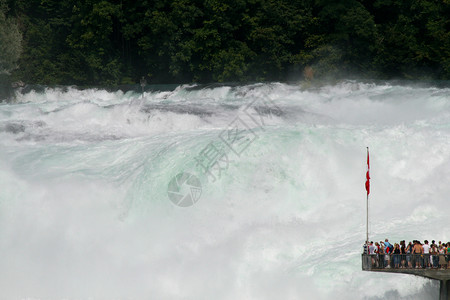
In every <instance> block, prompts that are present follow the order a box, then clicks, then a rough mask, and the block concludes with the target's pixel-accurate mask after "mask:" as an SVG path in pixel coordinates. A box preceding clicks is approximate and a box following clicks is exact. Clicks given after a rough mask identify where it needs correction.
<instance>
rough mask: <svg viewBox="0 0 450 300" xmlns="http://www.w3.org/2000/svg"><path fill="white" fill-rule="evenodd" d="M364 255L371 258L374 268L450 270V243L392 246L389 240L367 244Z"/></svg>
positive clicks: (399, 244)
mask: <svg viewBox="0 0 450 300" xmlns="http://www.w3.org/2000/svg"><path fill="white" fill-rule="evenodd" d="M364 254H368V255H369V257H370V261H369V263H370V266H371V267H372V268H396V269H397V268H400V269H402V268H409V269H412V268H417V269H420V268H429V269H431V268H433V269H447V268H449V269H450V242H448V243H442V242H441V241H439V243H437V244H436V243H435V241H434V240H433V241H431V244H429V242H428V241H427V240H425V241H424V242H423V243H421V242H420V241H416V240H415V241H412V242H409V243H408V244H406V243H405V241H400V243H394V245H392V244H391V243H390V242H389V240H388V239H385V241H384V242H383V241H380V242H375V243H374V242H370V243H369V242H366V243H365V244H364Z"/></svg>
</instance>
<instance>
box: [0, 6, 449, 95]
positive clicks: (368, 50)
mask: <svg viewBox="0 0 450 300" xmlns="http://www.w3.org/2000/svg"><path fill="white" fill-rule="evenodd" d="M449 16H450V0H375V1H373V0H371V1H369V0H367V1H365V0H362V1H357V0H336V1H325V0H235V1H218V0H152V1H145V0H142V1H126V0H0V74H3V75H2V76H7V77H8V78H9V80H10V81H17V80H21V81H23V82H25V83H32V84H45V85H79V86H92V85H102V86H114V85H121V84H135V83H136V82H139V79H140V78H141V77H142V76H144V77H145V78H146V80H147V82H149V83H188V82H199V83H202V82H230V81H233V82H249V81H286V80H292V79H301V78H302V76H303V70H304V69H305V67H307V66H311V67H312V70H313V71H314V76H315V77H316V78H317V77H333V78H349V77H356V78H371V79H418V80H421V79H443V80H448V79H450V17H449Z"/></svg>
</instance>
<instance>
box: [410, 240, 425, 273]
mask: <svg viewBox="0 0 450 300" xmlns="http://www.w3.org/2000/svg"><path fill="white" fill-rule="evenodd" d="M412 254H413V255H412V258H413V263H412V264H413V267H416V269H417V268H421V267H422V261H421V259H420V255H419V254H423V248H422V245H421V244H420V242H419V241H414V246H413V251H412Z"/></svg>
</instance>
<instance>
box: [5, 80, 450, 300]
mask: <svg viewBox="0 0 450 300" xmlns="http://www.w3.org/2000/svg"><path fill="white" fill-rule="evenodd" d="M449 136H450V90H449V89H446V88H435V87H424V86H422V87H419V86H412V85H396V84H393V83H377V84H369V83H362V82H356V81H347V82H342V83H339V84H335V85H328V86H322V87H320V88H314V89H303V88H302V87H301V85H294V84H282V83H270V84H253V85H246V86H233V87H231V86H216V87H193V86H179V87H177V88H176V89H173V90H169V91H156V90H155V91H152V92H146V93H145V94H144V95H141V94H137V93H134V92H127V93H123V92H120V91H118V92H108V91H105V90H100V89H89V90H77V89H75V88H70V87H69V88H64V89H59V88H55V89H52V88H47V89H45V90H44V91H40V92H29V93H26V94H21V93H17V97H16V101H15V102H13V103H10V104H1V105H0V253H2V259H0V291H2V292H1V294H2V296H3V297H4V298H5V299H26V298H31V299H143V298H145V299H306V298H309V299H327V298H329V297H333V298H334V299H347V298H348V297H352V298H354V299H406V298H408V299H436V298H437V293H438V285H437V284H435V283H433V282H431V281H429V280H425V279H421V278H415V277H408V276H402V275H397V276H396V275H388V274H381V275H380V274H375V273H374V274H372V273H367V272H362V271H361V262H360V253H361V249H362V248H361V247H362V243H363V241H364V239H365V231H366V229H365V203H366V202H365V196H366V194H365V189H364V182H365V171H366V165H365V163H366V161H365V159H366V157H365V156H366V146H368V147H370V151H371V177H372V180H371V191H372V193H371V195H370V196H371V197H370V226H369V232H370V239H372V240H374V241H376V240H378V241H379V240H381V239H384V238H389V239H390V240H391V241H398V240H400V239H406V240H412V239H420V240H424V239H428V240H431V239H436V240H442V241H448V240H450V236H449V234H448V232H447V230H446V222H447V219H448V215H449V213H450V209H449V205H448V204H447V201H448V195H449V191H450V187H449V185H448V184H447V178H449V176H448V175H449V162H450V139H449ZM237 137H239V139H237V140H236V139H234V138H237ZM227 143H228V144H227ZM206 154H207V155H206ZM200 158H203V159H204V160H206V163H208V164H209V166H210V168H208V169H205V168H204V167H202V166H203V165H202V164H200V163H199V159H200ZM183 172H188V173H189V174H192V175H193V176H194V177H195V178H197V179H198V181H199V182H200V183H201V186H200V187H197V188H199V190H200V193H199V194H196V195H197V197H198V198H197V199H196V201H195V203H192V205H188V206H187V207H180V206H177V205H175V204H174V203H173V202H172V201H171V200H170V195H169V194H168V190H170V189H171V188H173V186H171V185H170V182H171V180H173V178H175V177H176V176H177V174H181V173H183ZM190 191H192V190H190V189H189V186H187V187H186V186H183V188H182V189H181V190H180V191H179V193H180V194H181V195H185V194H186V193H189V192H190Z"/></svg>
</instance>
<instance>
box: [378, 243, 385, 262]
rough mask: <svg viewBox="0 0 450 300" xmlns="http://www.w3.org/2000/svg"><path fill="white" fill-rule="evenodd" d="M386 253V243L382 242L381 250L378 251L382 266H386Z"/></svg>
mask: <svg viewBox="0 0 450 300" xmlns="http://www.w3.org/2000/svg"><path fill="white" fill-rule="evenodd" d="M385 254H386V252H385V248H384V243H381V244H380V252H379V253H378V256H379V262H380V265H379V267H380V268H384V267H386V265H385V262H384V259H385V256H386V255H385Z"/></svg>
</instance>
